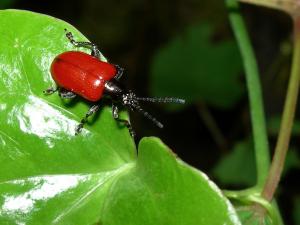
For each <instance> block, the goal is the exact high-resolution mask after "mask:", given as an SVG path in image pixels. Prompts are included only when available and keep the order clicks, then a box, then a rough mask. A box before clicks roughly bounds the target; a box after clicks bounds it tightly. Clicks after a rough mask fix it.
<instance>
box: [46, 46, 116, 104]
mask: <svg viewBox="0 0 300 225" xmlns="http://www.w3.org/2000/svg"><path fill="white" fill-rule="evenodd" d="M116 72H117V71H116V68H115V66H114V65H112V64H109V63H106V62H103V61H100V60H99V59H97V58H95V57H93V56H91V55H89V54H86V53H84V52H76V51H69V52H64V53H62V54H60V55H58V56H57V57H56V58H55V59H54V60H53V62H52V65H51V75H52V77H53V79H54V81H55V82H56V84H57V85H58V86H59V87H62V88H65V89H66V90H69V91H72V92H74V93H76V94H78V95H80V96H82V97H83V98H85V99H87V100H89V101H98V100H99V99H100V98H101V97H102V94H103V91H104V85H105V82H106V81H108V80H110V79H112V78H113V77H114V76H115V74H116Z"/></svg>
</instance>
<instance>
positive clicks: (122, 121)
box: [112, 103, 135, 137]
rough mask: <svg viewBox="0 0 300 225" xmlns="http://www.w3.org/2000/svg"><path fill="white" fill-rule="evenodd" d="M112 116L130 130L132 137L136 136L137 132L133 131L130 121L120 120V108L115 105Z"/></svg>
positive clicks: (113, 105)
mask: <svg viewBox="0 0 300 225" xmlns="http://www.w3.org/2000/svg"><path fill="white" fill-rule="evenodd" d="M112 115H113V118H114V119H115V120H116V121H118V122H120V123H123V124H124V125H125V126H126V127H127V128H128V130H129V133H130V135H131V136H132V137H134V136H135V132H134V131H133V129H132V126H131V124H130V123H129V121H128V120H124V119H120V118H119V108H118V106H117V105H115V104H114V103H112Z"/></svg>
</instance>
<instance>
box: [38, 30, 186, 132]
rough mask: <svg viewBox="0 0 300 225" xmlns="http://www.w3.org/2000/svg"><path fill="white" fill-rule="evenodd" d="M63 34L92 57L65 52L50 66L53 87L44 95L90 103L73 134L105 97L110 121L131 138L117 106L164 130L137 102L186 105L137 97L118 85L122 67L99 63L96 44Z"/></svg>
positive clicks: (127, 122) (175, 99) (129, 125)
mask: <svg viewBox="0 0 300 225" xmlns="http://www.w3.org/2000/svg"><path fill="white" fill-rule="evenodd" d="M65 32H66V37H67V39H68V40H69V41H70V42H71V43H72V44H73V45H74V46H75V47H83V48H87V49H89V50H91V54H87V53H84V52H81V51H67V52H63V53H61V54H60V55H58V56H56V57H55V58H54V60H53V62H52V64H51V67H50V73H51V76H52V78H53V80H54V81H55V83H56V87H50V88H48V89H46V90H45V91H44V94H47V95H49V94H53V93H54V92H56V91H57V92H58V94H59V96H60V97H61V98H65V99H73V98H75V97H76V96H78V95H79V96H81V97H82V98H84V99H85V100H87V101H89V102H92V103H93V104H92V106H91V107H90V109H89V110H88V112H87V113H86V115H85V117H83V118H82V119H81V121H80V123H79V125H78V126H77V127H76V129H75V134H76V135H77V134H79V133H80V132H81V130H82V128H83V126H84V124H85V123H86V122H87V120H88V118H89V117H90V116H91V115H93V114H94V113H95V112H97V111H98V110H99V108H100V101H101V99H102V98H103V97H104V96H109V97H110V98H111V100H112V116H113V118H114V119H115V120H116V121H118V122H120V123H123V124H124V125H125V126H126V127H127V128H128V130H129V132H130V134H131V136H134V135H135V134H134V131H133V129H132V127H131V124H130V122H129V121H128V120H125V119H121V118H119V108H118V104H121V105H123V106H124V107H126V108H128V109H130V110H131V111H138V112H140V113H142V114H143V115H144V116H145V117H146V118H148V119H150V120H151V121H152V122H153V123H154V124H155V125H156V126H158V127H160V128H163V124H162V123H161V122H159V121H158V120H157V119H156V118H155V117H153V116H152V115H151V114H149V113H148V112H146V111H144V110H143V109H142V108H141V106H140V104H139V102H140V101H146V102H161V103H179V104H183V103H185V100H184V99H180V98H173V97H164V98H157V97H155V98H149V97H137V96H136V94H135V93H134V92H132V91H131V90H126V89H124V88H123V87H122V85H121V84H120V82H119V80H120V78H121V77H122V75H123V71H124V69H123V68H122V67H120V66H118V65H114V64H111V63H109V62H104V61H102V60H101V59H100V56H101V53H100V51H99V49H98V47H97V46H96V45H95V44H93V43H91V42H78V41H75V40H74V37H73V34H72V33H71V32H68V31H67V29H65Z"/></svg>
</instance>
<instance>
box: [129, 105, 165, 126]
mask: <svg viewBox="0 0 300 225" xmlns="http://www.w3.org/2000/svg"><path fill="white" fill-rule="evenodd" d="M134 108H135V109H136V110H137V111H139V112H140V113H142V114H143V115H144V116H145V117H146V118H147V119H149V120H151V121H152V122H153V123H154V124H155V125H156V126H158V127H159V128H163V127H164V125H163V124H162V123H161V122H159V121H158V120H157V119H156V118H155V117H154V116H152V115H151V114H150V113H148V112H146V111H145V110H143V109H142V108H141V107H140V106H139V105H136V106H135V107H134Z"/></svg>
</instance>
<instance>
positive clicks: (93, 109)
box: [75, 105, 100, 135]
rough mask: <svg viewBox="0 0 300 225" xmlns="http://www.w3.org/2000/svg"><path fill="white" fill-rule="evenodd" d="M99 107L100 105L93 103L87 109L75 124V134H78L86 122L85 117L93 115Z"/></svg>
mask: <svg viewBox="0 0 300 225" xmlns="http://www.w3.org/2000/svg"><path fill="white" fill-rule="evenodd" d="M99 108H100V105H93V106H92V107H91V108H90V109H89V111H87V113H86V114H85V117H84V118H83V119H82V120H81V121H80V124H78V125H77V127H76V129H75V134H76V135H77V134H79V133H80V132H81V130H82V128H83V125H84V124H85V123H86V122H87V119H88V118H89V117H90V116H91V115H93V114H94V113H95V112H97V111H98V109H99Z"/></svg>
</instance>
